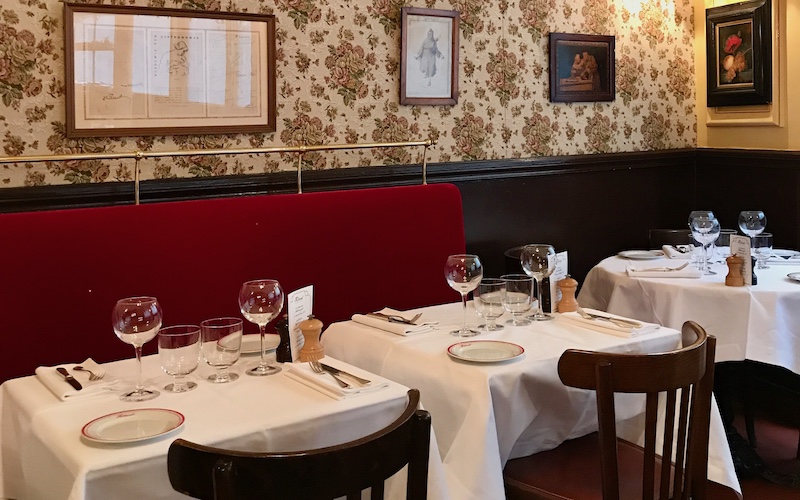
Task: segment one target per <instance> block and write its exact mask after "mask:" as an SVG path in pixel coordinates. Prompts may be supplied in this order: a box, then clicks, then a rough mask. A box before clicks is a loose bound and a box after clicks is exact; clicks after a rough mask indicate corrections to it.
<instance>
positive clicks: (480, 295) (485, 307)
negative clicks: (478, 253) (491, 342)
mask: <svg viewBox="0 0 800 500" xmlns="http://www.w3.org/2000/svg"><path fill="white" fill-rule="evenodd" d="M505 291H506V281H505V280H503V279H499V278H483V279H482V280H481V282H480V284H479V285H478V288H476V289H475V292H474V293H473V300H472V304H473V305H474V306H475V311H476V312H477V313H478V316H480V317H481V318H484V319H485V320H486V324H483V325H479V326H478V328H483V329H484V330H486V331H487V332H495V331H497V330H502V329H503V328H504V327H503V325H498V324H497V321H496V320H497V318H499V317H500V316H502V315H503V313H504V312H505V310H504V309H503V295H504V294H505Z"/></svg>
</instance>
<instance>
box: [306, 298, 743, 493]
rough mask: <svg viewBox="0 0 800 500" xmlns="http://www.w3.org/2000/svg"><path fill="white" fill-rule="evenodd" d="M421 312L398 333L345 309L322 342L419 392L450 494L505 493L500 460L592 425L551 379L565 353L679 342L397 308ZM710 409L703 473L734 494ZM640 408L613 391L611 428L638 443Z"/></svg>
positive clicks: (572, 392) (585, 397)
mask: <svg viewBox="0 0 800 500" xmlns="http://www.w3.org/2000/svg"><path fill="white" fill-rule="evenodd" d="M420 313H421V316H419V318H418V321H417V322H418V323H422V324H425V325H427V328H423V327H419V328H416V327H410V326H409V328H408V330H406V331H403V332H398V331H397V330H395V329H394V328H391V330H393V331H388V330H390V329H386V328H380V327H376V326H375V325H376V324H375V323H372V324H366V323H365V322H363V320H362V319H360V318H359V317H357V316H354V319H353V320H350V321H343V322H338V323H333V324H331V325H329V326H328V327H327V328H326V329H325V331H324V332H323V334H322V345H323V346H324V348H325V352H326V353H328V354H330V355H331V356H334V357H335V358H337V359H341V360H343V361H346V362H348V363H350V364H352V365H355V366H358V367H360V368H362V369H364V370H368V371H370V372H373V373H377V374H380V375H382V376H384V377H386V378H388V379H391V380H394V381H396V382H399V383H401V384H403V385H407V386H409V387H416V388H418V389H419V390H420V394H421V401H422V405H423V406H424V407H425V408H426V409H427V410H428V411H429V412H430V413H431V420H432V425H433V429H434V431H435V433H436V438H437V443H438V446H439V454H440V456H441V458H442V461H443V465H444V474H445V478H446V480H447V485H448V491H449V494H450V495H451V498H453V499H458V500H471V499H474V500H494V499H498V498H504V496H505V494H504V486H503V467H504V466H505V463H506V461H507V460H509V459H513V458H518V457H522V456H527V455H530V454H533V453H536V452H538V451H544V450H548V449H551V448H554V447H556V446H558V445H559V444H560V443H562V442H564V441H565V440H568V439H572V438H576V437H580V436H582V435H585V434H588V433H591V432H593V431H595V430H597V411H596V399H595V395H594V392H592V391H585V390H580V389H575V388H569V387H566V386H565V385H564V384H563V383H561V381H560V379H559V377H558V372H557V365H558V360H559V357H560V356H561V354H562V353H563V352H564V351H565V350H567V349H572V348H576V349H587V350H600V351H607V352H619V353H649V352H663V351H667V350H672V349H675V348H676V347H678V346H679V345H680V342H681V334H680V332H679V331H678V330H676V329H672V328H665V327H660V326H658V325H649V326H650V327H652V328H649V329H648V331H647V332H646V333H642V334H641V335H631V336H618V335H616V334H609V333H607V332H606V330H605V329H604V328H589V327H587V326H584V325H583V324H580V323H578V322H575V321H573V320H572V318H567V317H566V315H561V314H558V313H556V314H554V316H555V318H554V319H553V320H550V321H534V322H531V323H530V324H529V325H522V326H513V325H510V324H506V320H507V319H508V316H507V315H504V316H501V317H500V319H499V321H500V323H501V324H503V326H504V328H503V329H501V330H498V331H492V332H489V331H485V330H481V333H480V334H479V335H477V336H475V337H468V338H465V337H456V336H453V335H452V334H451V331H453V330H456V329H458V328H459V327H460V325H461V322H462V321H463V319H462V318H463V317H466V318H467V321H468V323H469V325H470V326H471V327H473V328H477V327H478V326H479V325H478V323H479V321H480V318H479V317H478V316H477V315H476V311H475V310H474V307H473V305H472V302H471V301H470V302H469V304H468V308H467V311H466V313H464V311H463V309H462V304H461V303H452V304H442V305H437V306H430V307H425V308H420V309H414V310H409V311H404V312H403V317H405V318H412V317H414V316H416V314H420ZM462 315H463V316H462ZM399 333H400V334H399ZM406 333H408V334H406ZM482 342H483V343H484V344H481V343H482ZM486 342H489V344H486ZM487 346H492V349H490V350H491V351H492V353H494V352H497V351H498V350H499V351H500V352H501V354H502V351H503V350H504V349H505V348H507V350H506V352H507V355H500V356H495V355H494V354H489V355H486V356H484V355H485V354H486V352H483V353H482V352H481V350H482V349H483V348H484V347H487ZM500 346H503V347H502V348H499V349H498V347H500ZM469 353H475V354H474V355H470V354H469ZM712 407H713V408H712V420H711V422H712V423H711V436H710V441H709V477H710V478H711V479H713V480H715V481H716V482H719V483H721V484H723V485H726V486H729V487H731V488H733V489H734V490H736V491H741V489H740V486H739V482H738V479H737V478H736V475H735V472H734V468H733V464H732V459H731V454H730V449H729V447H728V443H727V441H726V438H725V434H724V429H723V426H722V421H721V418H720V415H719V410H718V408H717V406H716V403H714V404H713V405H712ZM643 410H644V400H643V399H642V398H640V397H639V396H638V395H624V397H622V396H621V397H619V398H618V401H617V418H618V432H619V433H620V435H622V436H624V437H626V438H628V439H631V440H634V441H637V442H641V440H642V438H643V436H642V434H641V433H642V428H643V419H642V413H643ZM598 466H599V465H598Z"/></svg>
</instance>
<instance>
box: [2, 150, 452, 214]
mask: <svg viewBox="0 0 800 500" xmlns="http://www.w3.org/2000/svg"><path fill="white" fill-rule="evenodd" d="M435 144H436V141H434V140H431V139H426V140H424V141H406V142H371V143H363V144H319V145H311V146H305V145H303V146H277V147H269V148H239V149H185V150H179V151H126V152H121V153H75V154H61V155H31V156H0V165H2V164H5V163H38V162H49V161H73V160H119V159H125V158H127V159H133V160H134V161H135V162H136V163H135V166H134V175H133V183H134V199H135V203H136V204H137V205H138V204H139V162H140V161H141V160H142V159H144V158H163V157H175V156H211V155H242V154H271V153H297V192H298V194H299V193H302V192H303V178H302V173H301V172H302V164H303V155H304V154H305V153H308V152H312V151H333V150H340V149H373V148H405V147H417V146H422V147H424V148H425V149H424V151H423V154H422V184H427V183H428V148H429V147H431V146H433V145H435Z"/></svg>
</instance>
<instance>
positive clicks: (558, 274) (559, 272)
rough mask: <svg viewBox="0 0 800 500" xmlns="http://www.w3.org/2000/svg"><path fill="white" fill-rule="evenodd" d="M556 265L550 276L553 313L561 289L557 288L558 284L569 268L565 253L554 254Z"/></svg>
mask: <svg viewBox="0 0 800 500" xmlns="http://www.w3.org/2000/svg"><path fill="white" fill-rule="evenodd" d="M555 259H556V265H555V267H554V268H553V274H551V275H550V303H551V304H552V305H553V307H551V309H552V310H551V311H548V312H553V311H555V305H556V304H558V303H559V301H560V300H561V289H559V288H558V282H559V281H561V280H563V279H564V278H566V277H567V274H568V271H569V266H568V258H567V251H566V250H565V251H563V252H558V253H556V257H555Z"/></svg>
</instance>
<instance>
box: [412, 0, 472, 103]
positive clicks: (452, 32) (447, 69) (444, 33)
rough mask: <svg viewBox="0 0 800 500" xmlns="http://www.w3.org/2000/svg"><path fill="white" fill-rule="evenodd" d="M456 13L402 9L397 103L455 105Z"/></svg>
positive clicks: (456, 61)
mask: <svg viewBox="0 0 800 500" xmlns="http://www.w3.org/2000/svg"><path fill="white" fill-rule="evenodd" d="M458 27H459V13H458V12H457V11H451V10H436V9H422V8H417V7H403V8H402V10H401V31H402V42H401V47H400V104H410V105H419V104H427V105H452V104H458Z"/></svg>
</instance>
